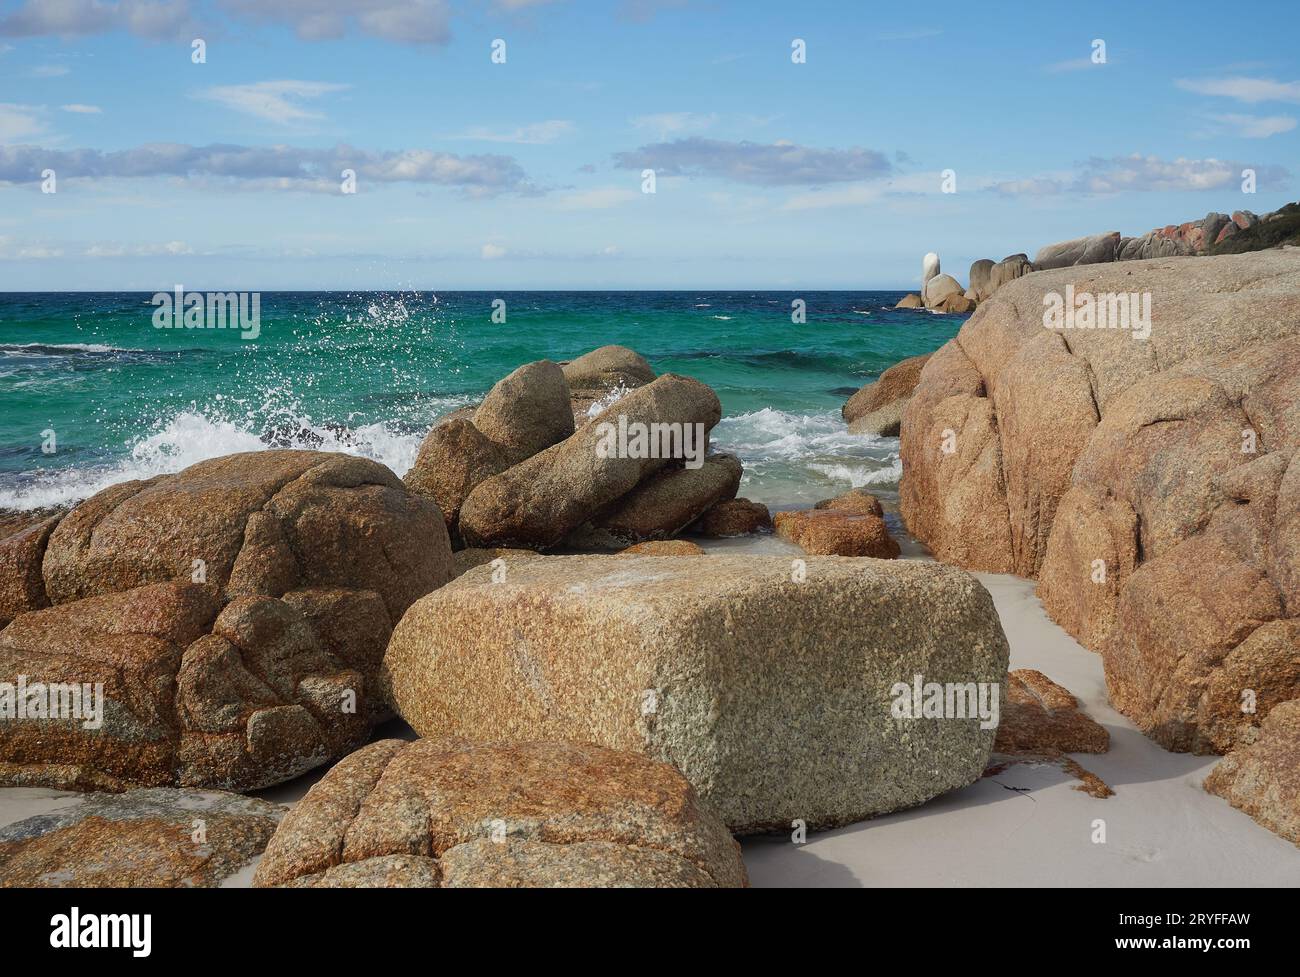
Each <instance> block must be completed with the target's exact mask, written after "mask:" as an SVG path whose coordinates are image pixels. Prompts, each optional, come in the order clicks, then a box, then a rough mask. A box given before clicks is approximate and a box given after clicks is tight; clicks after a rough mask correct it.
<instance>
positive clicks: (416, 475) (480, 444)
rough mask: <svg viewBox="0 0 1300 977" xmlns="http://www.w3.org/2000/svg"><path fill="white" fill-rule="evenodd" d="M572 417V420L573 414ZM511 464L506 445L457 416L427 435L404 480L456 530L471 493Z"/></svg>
mask: <svg viewBox="0 0 1300 977" xmlns="http://www.w3.org/2000/svg"><path fill="white" fill-rule="evenodd" d="M569 419H570V421H572V419H573V418H572V415H570V417H569ZM509 467H510V456H509V454H508V453H507V451H506V450H505V448H503V447H502V446H501V445H499V444H496V443H495V442H493V441H491V440H490V439H489V438H488V437H487V435H485V434H484V433H483V432H482V431H480V430H479V429H478V428H477V427H476V426H475V424H474V422H473V421H472V420H470V419H468V418H464V417H454V418H452V419H451V420H445V421H442V422H441V423H439V424H437V425H435V426H434V428H433V430H431V431H430V432H429V433H428V434H427V435H425V438H424V440H423V441H422V442H421V443H420V450H419V453H418V454H417V455H416V457H415V464H414V465H412V466H411V470H410V471H409V472H407V473H406V475H405V478H404V480H405V482H406V485H407V487H408V488H409V489H410V490H411V491H412V492H414V493H415V494H416V495H422V496H424V497H425V498H429V499H432V500H433V501H434V502H436V503H437V504H438V508H439V510H441V512H442V515H443V518H444V520H445V521H446V524H447V530H448V532H454V531H455V528H456V524H457V521H458V520H459V518H460V507H461V505H462V504H463V503H464V502H465V499H466V498H467V497H468V496H469V493H470V492H472V491H473V490H474V488H475V486H477V485H478V484H479V483H480V482H483V481H485V480H487V479H489V478H491V477H492V476H493V475H499V474H501V473H502V472H503V471H505V470H506V469H507V468H509Z"/></svg>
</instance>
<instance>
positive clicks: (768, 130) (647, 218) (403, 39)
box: [0, 0, 1300, 291]
mask: <svg viewBox="0 0 1300 977" xmlns="http://www.w3.org/2000/svg"><path fill="white" fill-rule="evenodd" d="M1297 28H1300V7H1298V6H1297V5H1296V4H1295V3H1294V2H1291V0H1287V2H1281V0H1279V2H1268V3H1254V4H1252V3H1239V4H1236V5H1232V6H1228V5H1224V4H1221V3H1214V4H1212V3H1208V2H1190V3H1189V2H1183V3H1171V2H1163V0H1156V2H1149V3H1133V2H1132V0H1129V2H1125V3H1098V2H1089V3H1087V4H1078V3H1056V2H1053V3H1045V4H1039V5H1030V4H1014V5H1012V4H1006V5H997V4H994V5H990V4H985V5H973V4H970V3H939V2H931V3H929V4H924V5H921V4H904V3H883V2H881V3H871V4H856V3H855V4H849V3H843V2H840V3H829V2H827V3H822V2H805V3H789V2H783V3H769V2H762V0H756V2H750V3H731V2H704V0H677V2H671V0H629V2H620V0H611V2H603V3H598V2H589V0H479V2H459V0H446V2H443V0H350V2H346V3H341V2H336V0H0V290H15V289H16V290H33V289H49V290H64V289H140V290H145V291H155V290H159V289H165V288H169V287H171V285H172V284H174V283H178V282H179V283H183V284H184V285H186V286H187V287H192V288H204V289H215V288H221V289H262V290H269V289H278V288H302V289H315V288H394V289H395V288H418V289H458V288H467V289H489V290H492V289H500V290H508V289H522V288H780V289H786V288H853V289H865V288H904V287H908V286H913V287H914V283H915V280H916V278H917V277H918V275H919V269H920V263H921V256H922V255H923V254H924V253H925V252H926V251H930V250H934V251H937V252H938V253H939V254H940V256H941V257H942V260H943V266H944V270H945V271H949V272H952V273H954V274H956V276H957V277H958V278H959V279H961V280H963V281H965V279H966V272H967V269H968V268H969V265H970V262H971V261H972V260H974V259H976V258H981V257H991V258H994V259H998V258H1001V257H1003V256H1004V255H1007V254H1011V253H1015V252H1017V251H1027V252H1028V253H1029V254H1030V256H1031V257H1032V256H1033V253H1034V252H1035V251H1036V250H1037V249H1038V248H1039V247H1041V246H1042V245H1045V244H1048V243H1051V242H1053V241H1058V240H1062V239H1065V238H1069V237H1075V236H1079V235H1082V234H1086V233H1094V232H1100V231H1109V230H1118V231H1121V232H1123V233H1125V234H1141V233H1144V232H1146V231H1147V230H1150V229H1151V228H1153V227H1157V226H1162V225H1165V224H1170V223H1179V222H1181V221H1185V220H1190V219H1193V218H1198V217H1202V216H1204V215H1205V213H1206V212H1208V211H1211V210H1219V211H1232V210H1234V209H1249V210H1253V211H1255V212H1257V213H1262V212H1265V211H1268V210H1273V209H1275V208H1277V207H1278V206H1280V205H1282V204H1283V203H1286V202H1287V201H1289V200H1294V199H1296V198H1297V197H1300V187H1298V186H1297V182H1298V181H1300V128H1298V127H1297V117H1300V59H1298V58H1297V55H1296V37H1297V36H1298V35H1300V31H1298V30H1297ZM195 38H202V39H203V40H204V41H205V42H206V57H207V60H206V63H202V64H195V63H193V61H192V58H191V51H192V41H193V39H195ZM796 38H797V39H802V40H803V41H804V42H805V43H806V51H807V58H806V62H805V63H802V64H796V63H793V62H792V60H791V51H792V47H791V45H792V41H794V39H796ZM496 39H501V40H503V41H504V42H505V54H506V58H505V63H503V64H500V63H493V60H492V57H491V55H492V44H493V41H494V40H496ZM1094 40H1101V41H1104V42H1105V57H1106V60H1105V63H1104V64H1098V63H1094V61H1093V60H1092V55H1093V51H1094V46H1093V42H1094ZM647 167H650V168H653V169H655V171H656V192H655V193H654V194H646V193H643V192H642V170H643V169H644V168H647ZM1244 167H1250V168H1252V169H1254V170H1255V171H1256V173H1257V180H1258V185H1257V192H1256V193H1254V194H1244V193H1242V190H1241V178H1240V171H1241V169H1242V168H1244ZM47 168H48V169H53V170H54V171H55V174H56V180H57V192H55V193H52V194H50V193H42V192H41V171H42V170H44V169H47ZM344 168H351V169H354V170H355V171H356V173H357V192H356V193H355V194H344V193H343V192H341V189H340V183H341V180H340V173H341V171H342V170H343V169H344ZM944 170H952V171H954V172H955V174H956V190H957V192H956V193H943V192H942V173H943V171H944Z"/></svg>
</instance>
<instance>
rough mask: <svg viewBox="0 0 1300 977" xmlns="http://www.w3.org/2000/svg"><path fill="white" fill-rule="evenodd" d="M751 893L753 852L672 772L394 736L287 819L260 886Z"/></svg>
mask: <svg viewBox="0 0 1300 977" xmlns="http://www.w3.org/2000/svg"><path fill="white" fill-rule="evenodd" d="M661 562H662V561H661ZM747 884H748V880H747V878H746V875H745V867H744V863H743V862H742V861H741V858H740V846H739V845H737V844H736V842H735V841H734V840H733V839H732V838H731V836H730V835H729V834H728V833H727V829H726V827H725V826H724V825H723V824H722V823H721V822H720V821H719V820H718V819H717V817H715V816H714V815H713V814H711V813H710V812H709V811H708V810H706V809H705V808H704V807H702V806H701V804H700V802H699V800H698V799H697V797H696V795H695V791H694V790H692V789H691V786H690V784H688V783H687V782H686V781H685V780H684V779H683V778H682V776H681V775H680V774H679V773H678V772H677V771H676V770H674V769H673V768H672V767H671V766H669V765H668V764H665V763H656V762H654V761H651V760H648V759H646V758H644V757H642V756H637V755H634V754H631V753H626V752H620V751H615V750H609V749H605V748H602V747H600V746H593V745H582V744H577V743H561V742H522V743H470V742H466V741H463V740H458V739H454V738H450V737H435V738H429V739H421V740H417V741H415V742H413V743H408V742H405V741H402V740H381V741H379V742H377V743H372V744H370V745H369V746H367V747H365V748H364V749H362V750H359V751H357V752H356V753H354V754H352V755H351V756H349V757H347V758H346V759H344V760H343V761H341V762H340V763H338V764H337V765H336V766H335V767H334V768H333V769H331V770H330V772H329V773H328V774H326V775H325V777H324V779H322V780H321V781H320V782H319V783H317V784H316V785H315V786H313V787H312V788H311V790H310V791H308V792H307V796H306V797H304V798H303V799H302V800H301V801H300V802H299V803H298V804H297V806H295V807H294V809H293V810H292V811H291V812H290V813H289V814H288V815H287V816H286V817H285V819H284V821H283V823H282V824H281V826H280V828H279V830H278V831H277V832H276V833H275V837H274V838H272V840H271V843H270V845H269V846H268V847H267V850H266V854H265V856H264V857H263V858H262V861H261V862H260V863H259V864H258V867H257V873H256V875H255V877H254V885H255V886H259V887H271V886H295V887H321V888H335V887H376V886H384V887H415V888H432V887H444V888H467V887H510V888H515V887H554V886H570V887H571V886H579V887H586V886H590V887H648V886H654V887H684V888H714V887H720V886H726V887H737V886H745V885H747Z"/></svg>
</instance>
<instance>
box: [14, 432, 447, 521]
mask: <svg viewBox="0 0 1300 977" xmlns="http://www.w3.org/2000/svg"><path fill="white" fill-rule="evenodd" d="M289 427H291V428H292V425H290V426H289ZM423 439H424V432H420V433H418V434H417V433H408V432H400V431H395V430H392V429H390V428H389V427H387V426H386V425H384V424H368V425H364V426H361V427H357V428H354V429H341V430H340V429H335V428H329V427H322V426H318V425H315V424H312V423H309V422H299V423H298V426H297V427H296V429H293V430H292V432H291V433H288V434H284V435H280V436H279V437H277V439H276V440H277V442H278V443H276V444H269V443H267V441H266V440H264V439H263V438H262V437H260V436H259V434H258V433H257V432H254V431H252V430H250V429H248V428H246V427H241V426H239V425H238V424H235V423H234V422H232V421H228V420H224V419H214V418H210V417H205V416H204V415H203V414H200V413H198V412H195V411H183V412H181V413H179V414H177V415H176V416H175V417H173V418H172V419H171V420H170V421H168V422H167V423H166V424H164V425H162V426H160V427H159V428H157V429H156V430H154V431H153V432H151V433H149V434H146V435H144V436H142V437H140V438H139V439H137V440H136V441H135V442H134V443H133V444H132V445H131V455H130V458H128V459H125V460H123V461H120V462H117V463H115V464H111V465H100V466H89V467H72V468H47V469H40V470H36V471H32V472H30V473H25V474H24V475H23V476H21V477H20V479H19V481H18V482H17V483H16V484H6V485H3V486H0V509H19V510H26V509H39V508H44V507H47V506H64V505H71V504H73V503H75V502H79V501H80V500H82V499H85V498H88V497H90V496H91V495H94V494H95V493H96V492H99V491H102V490H103V489H106V488H108V487H109V486H110V485H117V484H118V483H120V482H126V481H130V480H131V479H137V478H152V477H154V476H155V475H165V474H169V473H171V472H178V471H180V470H181V469H182V468H188V467H189V466H190V465H193V464H195V463H196V462H200V461H204V460H206V459H208V458H218V457H220V456H221V455H228V454H234V453H236V452H241V451H266V450H268V449H270V448H273V447H289V448H308V449H314V450H317V451H341V452H345V453H347V454H353V455H360V456H362V457H364V458H370V459H372V460H374V461H378V462H380V463H381V464H384V465H387V466H388V467H389V468H391V469H392V470H393V471H394V472H395V473H397V474H398V475H399V476H401V475H405V474H406V472H407V471H409V470H410V468H411V465H413V464H414V463H415V456H416V453H417V452H418V451H419V448H420V442H421V441H422V440H423Z"/></svg>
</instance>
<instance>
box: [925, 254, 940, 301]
mask: <svg viewBox="0 0 1300 977" xmlns="http://www.w3.org/2000/svg"><path fill="white" fill-rule="evenodd" d="M937 274H939V256H938V255H937V254H935V253H934V252H933V251H930V252H928V253H927V254H926V255H925V257H924V258H922V259H921V297H922V298H923V299H924V297H925V290H926V288H927V287H928V286H929V284H930V279H932V278H934V276H935V275H937Z"/></svg>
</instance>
